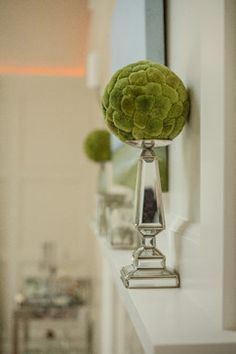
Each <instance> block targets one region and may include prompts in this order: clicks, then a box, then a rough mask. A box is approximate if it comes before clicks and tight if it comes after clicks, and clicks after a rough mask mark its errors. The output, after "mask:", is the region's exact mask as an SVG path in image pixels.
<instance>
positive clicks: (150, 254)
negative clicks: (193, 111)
mask: <svg viewBox="0 0 236 354" xmlns="http://www.w3.org/2000/svg"><path fill="white" fill-rule="evenodd" d="M102 107H103V113H104V117H105V121H106V124H107V126H108V127H109V129H110V130H111V131H112V132H113V133H114V134H115V135H116V136H117V137H118V138H120V140H122V141H123V142H125V143H127V144H129V145H131V146H133V147H137V148H140V149H141V155H140V158H139V161H138V169H137V178H136V189H135V227H136V229H137V231H138V232H139V234H140V237H141V247H140V248H138V249H137V250H135V251H134V253H133V258H132V264H130V265H127V266H124V267H123V268H122V269H121V279H122V281H123V283H124V285H125V286H126V287H127V288H172V287H178V286H179V284H180V280H179V276H178V274H177V273H176V272H174V271H172V270H169V269H167V267H166V258H165V256H164V255H163V254H162V253H161V252H160V251H159V250H158V249H157V248H156V236H157V235H158V234H159V233H160V232H161V231H163V230H164V229H165V217H164V210H163V205H162V192H161V183H160V174H159V166H158V157H157V156H156V153H155V147H158V146H166V145H169V144H170V143H171V140H172V139H174V138H175V137H176V136H177V135H178V134H179V133H180V132H181V131H182V129H183V127H184V124H185V121H186V119H187V116H188V112H189V98H188V94H187V91H186V89H185V87H184V84H183V82H182V81H181V80H180V78H179V77H178V76H177V75H176V74H175V73H173V72H172V71H171V70H170V69H169V68H168V67H166V66H165V65H162V64H157V63H153V62H150V61H139V62H137V63H134V64H130V65H127V66H125V67H124V68H122V69H121V70H119V71H117V72H116V73H115V74H114V75H113V77H112V79H111V80H110V82H109V83H108V85H107V87H106V89H105V92H104V96H103V100H102Z"/></svg>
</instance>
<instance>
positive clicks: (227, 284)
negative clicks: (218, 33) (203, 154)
mask: <svg viewBox="0 0 236 354" xmlns="http://www.w3.org/2000/svg"><path fill="white" fill-rule="evenodd" d="M224 10H225V70H224V74H225V75H224V77H225V91H224V100H225V107H224V240H223V243H222V248H223V252H224V260H223V267H224V269H223V327H224V328H226V329H234V330H235V329H236V188H235V183H236V162H235V154H236V135H235V133H236V119H235V114H236V67H235V62H236V1H235V0H225V9H224Z"/></svg>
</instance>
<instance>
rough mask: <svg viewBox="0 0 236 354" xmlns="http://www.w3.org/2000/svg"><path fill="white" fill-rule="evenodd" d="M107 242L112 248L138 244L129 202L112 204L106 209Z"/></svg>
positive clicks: (133, 246)
mask: <svg viewBox="0 0 236 354" xmlns="http://www.w3.org/2000/svg"><path fill="white" fill-rule="evenodd" d="M108 219H109V223H108V224H109V227H108V243H109V246H110V247H111V248H114V249H134V248H135V247H137V246H138V238H137V231H136V229H135V227H134V225H133V223H132V219H133V206H132V203H131V202H126V203H124V204H120V205H112V206H111V207H110V208H109V211H108Z"/></svg>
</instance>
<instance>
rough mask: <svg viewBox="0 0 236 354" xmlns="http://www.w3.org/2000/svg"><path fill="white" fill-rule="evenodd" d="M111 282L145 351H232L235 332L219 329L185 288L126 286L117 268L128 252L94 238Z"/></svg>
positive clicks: (169, 353) (156, 353)
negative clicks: (115, 248)
mask: <svg viewBox="0 0 236 354" xmlns="http://www.w3.org/2000/svg"><path fill="white" fill-rule="evenodd" d="M96 239H97V242H98V244H99V246H100V248H101V252H102V254H103V255H104V257H105V258H106V259H107V261H108V264H109V265H110V269H111V273H112V276H113V278H114V283H115V284H116V286H117V289H118V292H119V294H120V296H121V298H122V300H123V302H124V305H125V307H126V310H127V312H128V313H129V316H130V318H131V321H132V322H133V325H134V327H135V329H136V331H137V334H138V336H139V338H140V341H141V343H142V345H143V347H144V350H145V352H146V353H147V354H190V353H191V354H235V353H236V332H234V331H221V330H219V329H217V328H216V326H215V324H214V323H212V322H211V320H210V319H209V318H207V317H206V315H205V314H204V312H203V311H202V310H201V309H200V308H199V307H196V305H195V304H194V303H193V302H191V299H189V298H188V296H187V295H186V294H185V292H184V289H181V288H180V289H126V288H125V287H124V286H123V283H122V281H121V280H120V269H121V267H122V266H123V265H126V264H129V263H130V259H131V251H123V250H112V249H110V248H109V247H108V245H107V242H106V240H105V239H104V238H102V237H96Z"/></svg>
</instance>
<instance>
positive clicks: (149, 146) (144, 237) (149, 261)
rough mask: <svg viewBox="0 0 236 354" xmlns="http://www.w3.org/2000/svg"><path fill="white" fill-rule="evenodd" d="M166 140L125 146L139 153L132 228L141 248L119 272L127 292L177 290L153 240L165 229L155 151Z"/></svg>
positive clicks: (175, 276)
mask: <svg viewBox="0 0 236 354" xmlns="http://www.w3.org/2000/svg"><path fill="white" fill-rule="evenodd" d="M170 142H171V141H169V140H130V141H127V144H129V145H132V146H134V147H138V148H141V149H142V152H141V155H140V158H139V160H138V170H137V179H136V189H135V216H134V218H135V222H134V223H135V227H136V229H137V231H138V232H139V234H140V237H141V247H140V248H138V249H137V250H135V251H134V253H133V257H132V264H130V265H127V266H124V267H123V268H122V269H121V279H122V281H123V283H124V285H125V287H126V288H176V287H179V284H180V282H179V276H178V274H177V273H175V272H173V271H170V270H168V269H167V268H166V257H165V256H164V255H163V254H162V253H161V252H160V251H159V250H158V249H157V248H156V236H157V235H158V234H159V233H160V232H161V231H163V230H164V229H165V218H164V210H163V205H162V192H161V182H160V173H159V166H158V158H157V156H156V153H155V150H154V148H155V147H160V146H166V145H169V144H170Z"/></svg>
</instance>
